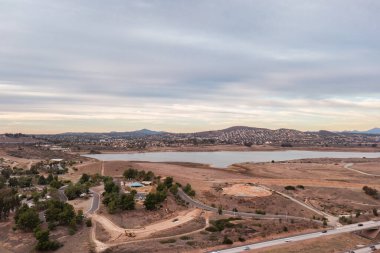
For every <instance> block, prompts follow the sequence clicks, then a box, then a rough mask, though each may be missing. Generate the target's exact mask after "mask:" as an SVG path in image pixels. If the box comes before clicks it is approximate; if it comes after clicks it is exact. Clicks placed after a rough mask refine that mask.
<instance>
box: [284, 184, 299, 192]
mask: <svg viewBox="0 0 380 253" xmlns="http://www.w3.org/2000/svg"><path fill="white" fill-rule="evenodd" d="M284 188H285V190H287V191H295V190H296V188H295V187H294V186H292V185H288V186H285V187H284Z"/></svg>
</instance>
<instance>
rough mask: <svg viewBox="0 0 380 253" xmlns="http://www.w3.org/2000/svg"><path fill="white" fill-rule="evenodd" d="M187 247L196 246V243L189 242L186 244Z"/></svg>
mask: <svg viewBox="0 0 380 253" xmlns="http://www.w3.org/2000/svg"><path fill="white" fill-rule="evenodd" d="M186 244H187V245H189V246H194V245H195V244H196V242H194V241H189V242H186Z"/></svg>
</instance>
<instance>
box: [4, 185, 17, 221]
mask: <svg viewBox="0 0 380 253" xmlns="http://www.w3.org/2000/svg"><path fill="white" fill-rule="evenodd" d="M19 206H20V199H19V198H18V196H17V192H16V191H15V190H13V189H9V188H4V189H0V220H2V219H6V218H7V217H8V216H9V213H10V211H13V210H15V209H16V208H17V207H19Z"/></svg>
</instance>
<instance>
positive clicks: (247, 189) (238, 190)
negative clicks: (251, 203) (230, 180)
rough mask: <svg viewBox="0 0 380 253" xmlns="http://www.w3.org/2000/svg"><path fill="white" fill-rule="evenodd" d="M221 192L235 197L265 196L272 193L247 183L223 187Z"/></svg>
mask: <svg viewBox="0 0 380 253" xmlns="http://www.w3.org/2000/svg"><path fill="white" fill-rule="evenodd" d="M223 194H226V195H232V196H237V197H267V196H270V195H272V193H271V192H270V191H268V190H265V189H263V188H261V187H257V186H254V185H249V184H234V185H232V186H229V187H225V188H223Z"/></svg>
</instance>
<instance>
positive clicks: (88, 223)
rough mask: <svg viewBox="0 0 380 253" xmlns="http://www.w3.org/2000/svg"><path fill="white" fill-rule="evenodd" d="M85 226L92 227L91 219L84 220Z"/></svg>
mask: <svg viewBox="0 0 380 253" xmlns="http://www.w3.org/2000/svg"><path fill="white" fill-rule="evenodd" d="M86 226H87V227H92V221H91V218H88V219H87V220H86Z"/></svg>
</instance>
